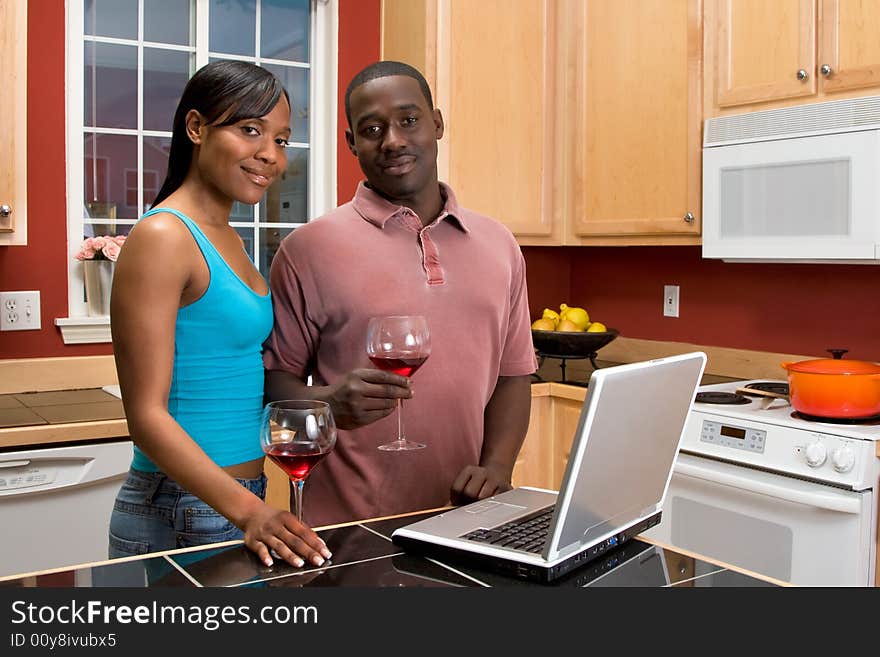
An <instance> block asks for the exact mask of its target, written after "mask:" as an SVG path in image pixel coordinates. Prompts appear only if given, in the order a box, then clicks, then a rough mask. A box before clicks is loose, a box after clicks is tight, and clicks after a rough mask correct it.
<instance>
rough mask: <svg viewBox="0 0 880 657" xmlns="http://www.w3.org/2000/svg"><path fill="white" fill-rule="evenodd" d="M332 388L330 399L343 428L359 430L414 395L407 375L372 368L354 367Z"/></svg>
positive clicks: (339, 423)
mask: <svg viewBox="0 0 880 657" xmlns="http://www.w3.org/2000/svg"><path fill="white" fill-rule="evenodd" d="M329 388H330V395H329V397H328V399H327V401H328V402H329V403H330V407H331V408H332V410H333V419H334V420H335V421H336V426H337V427H339V428H340V429H357V428H358V427H362V426H365V425H367V424H370V423H372V422H375V421H376V420H380V419H382V418H383V417H385V416H386V415H389V414H390V413H391V412H392V411H393V410H394V409H395V407H396V406H397V400H398V399H409V398H410V397H412V390H411V388H410V380H409V379H408V378H407V377H405V376H399V375H397V374H392V373H391V372H383V371H382V370H374V369H369V368H364V369H358V370H352V371H351V372H349V373H348V375H347V376H346V377H345V378H344V379H342V380H341V381H339V382H338V383H335V384H333V385H331V386H329Z"/></svg>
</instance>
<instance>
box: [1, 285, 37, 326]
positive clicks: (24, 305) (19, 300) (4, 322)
mask: <svg viewBox="0 0 880 657" xmlns="http://www.w3.org/2000/svg"><path fill="white" fill-rule="evenodd" d="M40 328H41V327H40V292H39V291H38V290H32V291H29V292H0V331H34V330H38V329H40Z"/></svg>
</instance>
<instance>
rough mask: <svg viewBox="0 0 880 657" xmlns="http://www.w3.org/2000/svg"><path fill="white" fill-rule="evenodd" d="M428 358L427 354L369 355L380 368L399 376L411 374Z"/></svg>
mask: <svg viewBox="0 0 880 657" xmlns="http://www.w3.org/2000/svg"><path fill="white" fill-rule="evenodd" d="M426 360H428V354H419V355H416V356H401V357H399V358H397V357H395V356H370V361H371V362H372V363H373V365H375V366H376V367H378V368H379V369H380V370H385V371H386V372H394V373H395V374H399V375H400V376H412V375H413V374H415V373H416V371H417V370H418V369H419V368H420V367H421V366H422V364H423V363H424V362H425V361H426Z"/></svg>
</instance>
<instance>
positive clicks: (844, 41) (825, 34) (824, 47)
mask: <svg viewBox="0 0 880 657" xmlns="http://www.w3.org/2000/svg"><path fill="white" fill-rule="evenodd" d="M819 7H820V12H819V34H820V38H821V40H820V43H819V59H818V65H819V67H818V71H819V79H820V80H821V82H820V84H821V85H822V90H823V91H824V92H826V93H833V92H838V91H846V90H850V89H865V90H866V92H865V93H871V94H874V93H877V90H878V88H880V0H820V2H819ZM829 100H830V99H829Z"/></svg>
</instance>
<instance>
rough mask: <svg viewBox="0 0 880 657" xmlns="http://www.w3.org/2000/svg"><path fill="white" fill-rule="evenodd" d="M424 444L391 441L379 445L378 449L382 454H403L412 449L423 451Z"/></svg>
mask: <svg viewBox="0 0 880 657" xmlns="http://www.w3.org/2000/svg"><path fill="white" fill-rule="evenodd" d="M424 447H425V444H424V443H414V442H413V441H411V440H406V439H404V440H393V441H391V442H390V443H385V444H384V445H379V449H381V450H382V451H383V452H404V451H408V450H413V449H423V448H424Z"/></svg>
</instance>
